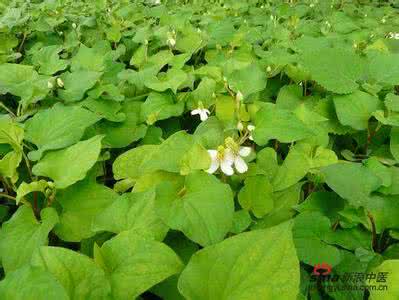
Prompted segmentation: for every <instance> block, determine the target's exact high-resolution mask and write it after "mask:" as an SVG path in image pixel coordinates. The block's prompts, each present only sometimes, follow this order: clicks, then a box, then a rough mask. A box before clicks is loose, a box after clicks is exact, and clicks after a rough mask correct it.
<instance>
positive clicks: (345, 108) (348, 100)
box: [334, 91, 380, 130]
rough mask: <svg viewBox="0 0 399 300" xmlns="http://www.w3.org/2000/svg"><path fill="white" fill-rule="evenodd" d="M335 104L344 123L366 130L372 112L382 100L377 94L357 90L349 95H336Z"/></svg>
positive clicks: (340, 119) (341, 121) (339, 118)
mask: <svg viewBox="0 0 399 300" xmlns="http://www.w3.org/2000/svg"><path fill="white" fill-rule="evenodd" d="M334 105H335V110H336V112H337V116H338V120H339V121H340V123H341V124H342V125H347V126H351V127H352V128H354V129H356V130H364V129H367V127H368V120H369V119H370V117H371V115H372V113H373V112H375V111H376V110H377V109H378V108H379V107H380V101H379V100H378V98H377V97H375V96H372V95H370V94H367V93H365V92H362V91H355V92H354V93H352V94H349V95H341V96H338V95H337V96H334Z"/></svg>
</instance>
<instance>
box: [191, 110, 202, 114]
mask: <svg viewBox="0 0 399 300" xmlns="http://www.w3.org/2000/svg"><path fill="white" fill-rule="evenodd" d="M200 113H201V111H200V110H199V109H194V110H192V111H191V115H193V116H194V115H198V114H200Z"/></svg>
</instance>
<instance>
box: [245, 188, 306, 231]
mask: <svg viewBox="0 0 399 300" xmlns="http://www.w3.org/2000/svg"><path fill="white" fill-rule="evenodd" d="M301 194H302V183H297V184H295V185H293V186H291V187H289V188H287V189H285V190H283V191H279V192H275V193H274V195H273V202H274V208H273V210H272V211H271V212H270V213H268V214H267V215H265V216H264V217H263V218H262V219H259V220H256V222H255V223H254V224H253V226H252V229H265V228H269V227H272V226H276V225H278V224H281V223H283V222H285V221H287V220H290V219H292V218H293V216H294V215H295V210H294V209H293V207H294V206H295V205H297V204H298V202H299V201H300V199H301Z"/></svg>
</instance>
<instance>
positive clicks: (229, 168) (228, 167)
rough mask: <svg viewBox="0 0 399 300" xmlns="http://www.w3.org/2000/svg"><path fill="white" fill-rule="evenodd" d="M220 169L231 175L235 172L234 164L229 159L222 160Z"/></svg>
mask: <svg viewBox="0 0 399 300" xmlns="http://www.w3.org/2000/svg"><path fill="white" fill-rule="evenodd" d="M220 169H221V170H222V172H223V173H224V174H226V175H227V176H231V175H233V174H234V170H233V164H232V163H231V162H230V161H229V160H225V159H224V160H222V162H221V163H220Z"/></svg>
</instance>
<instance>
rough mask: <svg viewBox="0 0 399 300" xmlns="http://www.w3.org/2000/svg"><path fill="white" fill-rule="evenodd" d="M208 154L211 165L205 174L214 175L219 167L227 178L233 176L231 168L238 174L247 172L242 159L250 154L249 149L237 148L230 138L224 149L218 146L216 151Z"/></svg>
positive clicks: (209, 151) (245, 164) (210, 151)
mask: <svg viewBox="0 0 399 300" xmlns="http://www.w3.org/2000/svg"><path fill="white" fill-rule="evenodd" d="M230 147H233V148H230ZM208 153H209V156H210V157H211V165H210V167H209V169H208V170H206V172H208V173H210V174H213V173H215V172H216V171H217V170H218V169H219V167H220V170H221V171H222V172H223V173H224V174H226V175H227V176H231V175H233V174H234V169H233V166H234V168H235V169H236V170H237V172H238V173H245V172H246V171H248V166H247V163H246V162H245V161H244V159H243V157H247V156H248V155H249V154H250V153H251V148H250V147H240V146H238V145H237V144H236V143H235V142H234V140H233V139H232V138H227V139H226V147H224V146H219V147H218V149H217V150H208Z"/></svg>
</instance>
